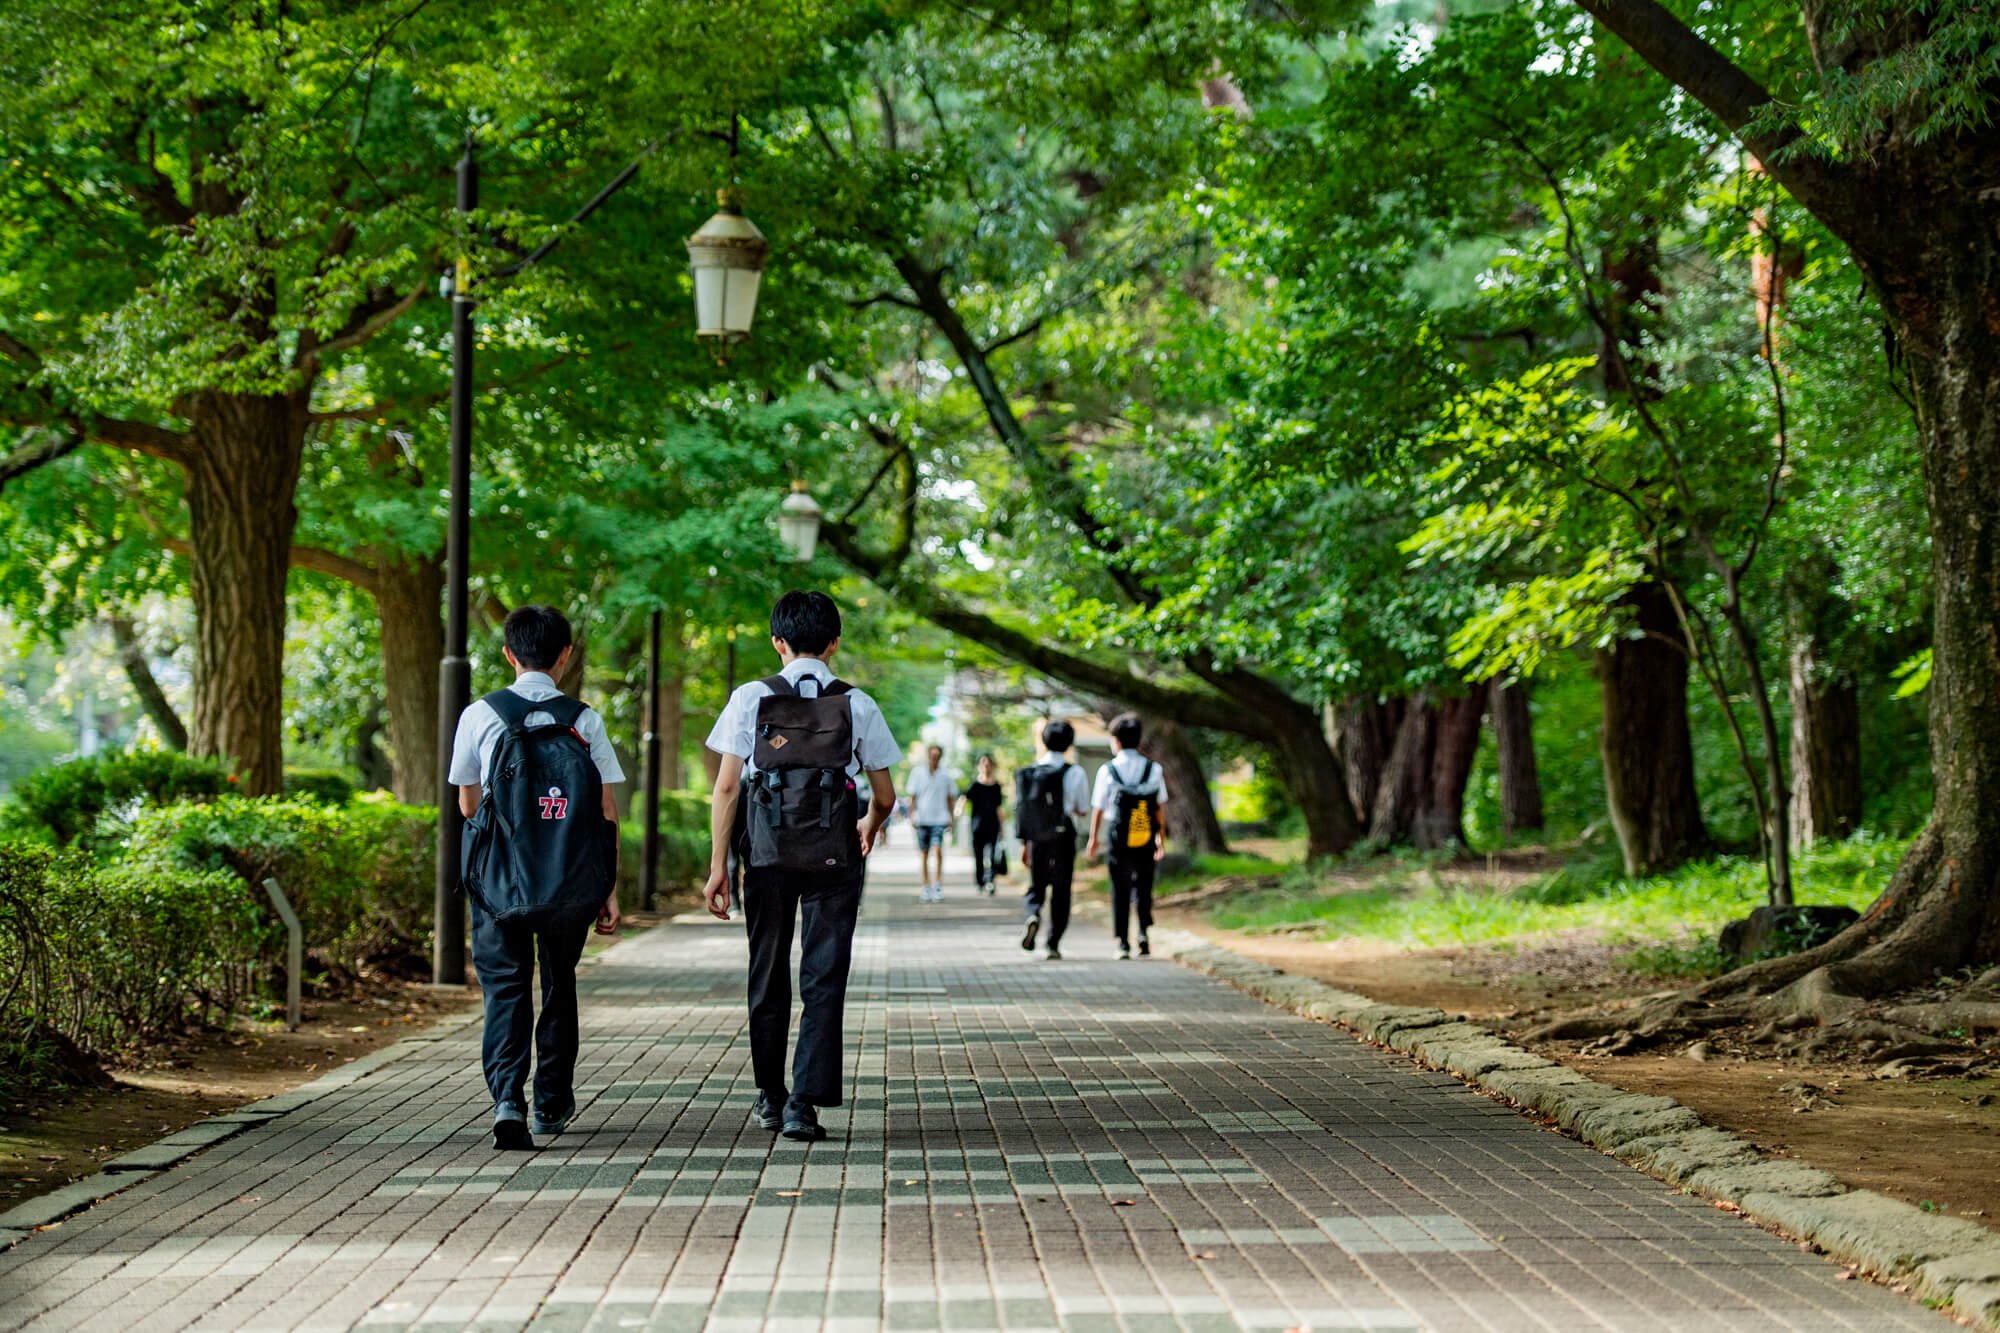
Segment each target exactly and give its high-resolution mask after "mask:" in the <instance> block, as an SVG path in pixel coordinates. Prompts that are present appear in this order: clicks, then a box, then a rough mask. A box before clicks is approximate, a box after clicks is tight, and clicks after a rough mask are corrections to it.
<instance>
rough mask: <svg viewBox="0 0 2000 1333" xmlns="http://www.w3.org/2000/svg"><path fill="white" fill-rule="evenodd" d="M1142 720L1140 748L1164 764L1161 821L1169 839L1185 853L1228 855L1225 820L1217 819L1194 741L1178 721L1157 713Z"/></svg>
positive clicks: (1206, 777)
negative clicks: (1165, 797) (1143, 739)
mask: <svg viewBox="0 0 2000 1333" xmlns="http://www.w3.org/2000/svg"><path fill="white" fill-rule="evenodd" d="M1142 720H1143V721H1144V723H1145V727H1146V742H1145V744H1144V745H1142V746H1140V747H1139V748H1140V749H1141V750H1142V751H1143V752H1144V753H1145V755H1146V757H1147V758H1149V759H1152V760H1154V761H1156V762H1157V763H1158V764H1159V765H1160V768H1161V769H1162V770H1163V772H1164V775H1165V777H1166V781H1167V795H1168V800H1167V803H1166V805H1164V806H1163V807H1161V818H1163V819H1164V820H1165V821H1166V825H1167V834H1168V836H1169V837H1171V838H1173V840H1174V841H1175V842H1177V843H1178V844H1179V845H1180V847H1181V849H1182V850H1183V851H1188V852H1193V853H1194V854H1196V855H1198V856H1223V855H1227V854H1228V852H1229V841H1228V839H1226V838H1224V837H1223V835H1222V821H1221V820H1220V819H1218V818H1217V817H1216V814H1215V802H1214V801H1213V800H1212V799H1211V798H1210V797H1209V792H1208V774H1207V773H1205V772H1203V771H1202V766H1201V755H1200V754H1198V753H1197V752H1196V751H1195V748H1194V741H1193V740H1192V739H1190V738H1189V736H1188V734H1187V730H1186V729H1185V728H1183V727H1182V726H1181V725H1180V723H1178V722H1174V721H1172V720H1170V719H1168V718H1164V717H1160V716H1158V715H1157V714H1146V715H1143V718H1142Z"/></svg>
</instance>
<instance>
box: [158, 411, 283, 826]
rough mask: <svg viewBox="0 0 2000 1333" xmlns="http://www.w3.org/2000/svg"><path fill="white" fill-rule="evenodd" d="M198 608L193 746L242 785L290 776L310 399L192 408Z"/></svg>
mask: <svg viewBox="0 0 2000 1333" xmlns="http://www.w3.org/2000/svg"><path fill="white" fill-rule="evenodd" d="M181 411H182V413H183V415H185V416H186V417H187V419H188V422H189V435H190V436H191V439H192V444H193V447H192V448H190V449H189V450H188V451H187V454H186V456H185V458H184V459H183V460H182V462H183V467H184V469H185V471H186V474H187V506H188V534H189V547H190V550H189V554H188V583H189V588H190V591H191V592H192V594H193V600H194V613H195V656H194V709H193V713H194V725H193V727H192V729H191V732H190V735H189V737H188V749H189V751H190V752H191V753H193V754H196V755H222V756H226V757H228V758H229V759H231V760H234V761H235V764H236V767H237V774H238V777H239V778H240V779H241V780H242V784H243V790H244V791H245V792H246V793H247V794H250V795H256V796H268V795H273V794H275V793H276V792H277V791H278V790H279V788H280V787H281V786H282V785H283V782H284V767H285V758H284V665H285V575H286V571H287V570H288V569H289V568H290V564H291V548H292V529H293V528H294V526H295V525H296V524H297V521H298V511H297V509H296V508H295V507H294V505H293V493H294V491H295V490H296V489H297V486H298V480H299V461H300V458H301V456H302V454H303V451H304V448H305V428H306V422H307V418H306V414H305V412H304V410H303V403H302V402H299V401H297V400H296V399H295V398H294V397H291V396H284V395H251V394H228V393H219V392H214V391H204V392H201V393H198V394H194V395H190V397H189V398H188V399H187V400H186V401H184V402H183V403H182V404H181Z"/></svg>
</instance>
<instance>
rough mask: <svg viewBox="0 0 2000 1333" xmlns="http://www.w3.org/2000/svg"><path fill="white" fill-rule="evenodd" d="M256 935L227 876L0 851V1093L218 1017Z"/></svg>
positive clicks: (2, 847)
mask: <svg viewBox="0 0 2000 1333" xmlns="http://www.w3.org/2000/svg"><path fill="white" fill-rule="evenodd" d="M263 934H264V931H263V929H262V925H261V922H260V920H259V916H258V913H257V911H256V909H255V907H254V906H253V905H252V904H251V902H250V900H249V899H248V898H247V896H246V895H245V894H244V893H243V892H242V886H241V885H240V884H239V883H238V882H237V881H236V880H235V878H234V877H233V876H230V875H226V874H220V873H217V872H213V871H204V870H199V869H194V868H190V867H185V866H176V867H159V866H141V865H136V864H110V865H106V864H102V863H100V862H97V861H95V860H93V859H91V858H90V857H88V856H86V855H85V854H83V853H81V852H78V851H74V850H64V851H56V850H52V849H50V848H46V847H35V846H24V845H21V844H17V843H4V842H0V978H5V979H6V980H5V982H4V984H0V1089H4V1090H12V1088H11V1087H10V1085H15V1086H19V1085H20V1080H23V1079H27V1080H32V1079H34V1078H35V1077H37V1075H38V1074H39V1075H44V1076H47V1075H56V1076H61V1075H63V1074H64V1073H65V1072H68V1073H69V1074H70V1075H71V1076H73V1075H74V1074H75V1073H76V1072H78V1071H75V1070H74V1069H73V1067H71V1066H70V1065H69V1064H68V1063H67V1062H66V1061H65V1060H64V1059H63V1058H62V1055H61V1053H62V1052H63V1051H66V1050H71V1049H74V1050H80V1051H82V1052H84V1053H87V1054H91V1055H112V1054H117V1053H119V1052H122V1051H124V1050H126V1049H128V1048H129V1047H131V1046H132V1045H133V1044H134V1043H136V1042H140V1041H143V1040H147V1039H149V1038H153V1037H158V1036H161V1035H163V1034H165V1033H168V1032H171V1031H174V1030H175V1029H177V1028H179V1027H181V1026H183V1025H185V1024H187V1023H198V1022H201V1021H204V1020H206V1019H208V1018H211V1017H214V1016H216V1015H219V1014H222V1013H225V1012H227V1011H228V1010H229V1009H230V1008H231V1007H232V1006H233V1005H234V1004H236V1003H237V1002H238V1001H239V1000H240V999H241V998H242V997H243V995H244V994H245V992H246V990H247V988H248V987H249V986H250V984H251V983H252V981H253V979H254V976H255V970H256V969H255V967H254V964H255V962H256V960H257V959H258V957H259V946H260V943H261V941H262V936H263Z"/></svg>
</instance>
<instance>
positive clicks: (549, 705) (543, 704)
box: [533, 694, 586, 731]
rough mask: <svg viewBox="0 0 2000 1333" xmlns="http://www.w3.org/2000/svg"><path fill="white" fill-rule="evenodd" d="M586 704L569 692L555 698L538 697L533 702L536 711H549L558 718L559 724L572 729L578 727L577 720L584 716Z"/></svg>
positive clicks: (548, 712) (557, 723)
mask: <svg viewBox="0 0 2000 1333" xmlns="http://www.w3.org/2000/svg"><path fill="white" fill-rule="evenodd" d="M585 706H586V705H585V704H584V702H583V700H581V699H572V698H570V697H569V696H568V695H567V694H558V695H557V696H556V697H555V698H553V699H536V700H534V702H533V709H534V710H535V711H539V712H543V713H547V714H548V715H549V716H550V717H553V718H554V719H555V720H556V725H557V726H559V727H568V728H570V729H571V730H572V731H574V730H575V729H576V720H577V719H578V718H580V717H582V716H583V710H584V708H585Z"/></svg>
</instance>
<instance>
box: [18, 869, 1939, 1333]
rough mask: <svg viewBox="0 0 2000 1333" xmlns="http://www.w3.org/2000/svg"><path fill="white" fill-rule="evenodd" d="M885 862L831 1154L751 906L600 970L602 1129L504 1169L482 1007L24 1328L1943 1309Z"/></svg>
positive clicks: (44, 1259) (1079, 937)
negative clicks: (763, 1000)
mask: <svg viewBox="0 0 2000 1333" xmlns="http://www.w3.org/2000/svg"><path fill="white" fill-rule="evenodd" d="M915 898H916V890H915V886H914V880H913V879H905V878H903V877H899V876H887V877H884V876H878V880H877V882H876V883H875V884H874V885H873V886H872V887H871V889H870V894H869V899H868V902H867V904H866V907H865V909H864V914H863V920H862V925H861V931H860V935H859V938H858V940H857V945H856V950H855V966H854V981H853V989H852V995H851V1003H850V1008H849V1011H848V1034H849V1039H850V1047H849V1060H850V1068H851V1070H852V1076H853V1087H854V1088H855V1090H856V1096H855V1098H854V1100H853V1102H852V1103H851V1105H850V1106H849V1107H848V1108H844V1109H842V1110H839V1111H833V1112H829V1113H828V1114H827V1117H826V1119H827V1123H828V1125H829V1127H830V1128H831V1129H832V1130H833V1132H834V1137H833V1138H832V1139H831V1140H829V1141H827V1142H825V1143H820V1144H814V1145H811V1146H807V1145H802V1144H793V1143H787V1142H785V1141H783V1140H779V1139H775V1138H774V1137H773V1136H772V1135H770V1134H768V1133H766V1132H764V1131H761V1130H758V1129H757V1128H755V1127H754V1126H753V1125H751V1124H750V1123H749V1117H748V1111H749V1107H750V1103H751V1100H752V1098H753V1095H754V1093H753V1089H752V1086H751V1084H750V1082H749V1053H748V1050H747V1048H746V1046H745V1044H744V1038H743V1030H744V1013H743V979H742V967H743V958H744V952H745V950H744V944H743V940H742V937H741V934H740V927H731V926H722V925H700V924H692V923H688V924H675V925H671V926H667V927H663V928H661V929H659V930H655V931H652V932H650V933H648V934H646V935H643V936H641V937H639V938H636V939H634V940H631V941H629V942H627V943H625V944H623V945H620V946H619V947H618V948H616V949H614V950H612V951H610V952H608V953H607V954H606V955H604V956H603V957H601V958H600V959H599V960H597V961H596V962H595V963H593V964H591V965H589V966H588V967H587V968H586V973H585V977H586V979H585V988H586V998H585V1009H584V1023H585V1044H584V1052H583V1056H582V1060H581V1062H580V1065H579V1080H580V1085H581V1086H580V1092H581V1096H582V1100H583V1108H582V1112H581V1114H580V1115H579V1117H578V1119H577V1122H576V1126H575V1128H574V1129H573V1130H572V1131H571V1132H570V1133H567V1134H564V1135H563V1136H562V1137H561V1138H560V1139H558V1140H556V1141H555V1145H556V1146H554V1147H552V1148H550V1149H549V1150H546V1151H544V1152H541V1153H539V1154H537V1155H534V1156H527V1155H500V1154H495V1153H494V1152H492V1151H491V1150H490V1148H489V1147H488V1146H487V1145H488V1140H487V1130H486V1120H487V1115H488V1108H487V1106H486V1104H485V1099H484V1094H483V1089H482V1086H481V1083H480V1079H479V1074H478V1068H477V1065H478V1050H477V1038H478V1029H477V1027H476V1026H474V1027H470V1028H467V1029H464V1030H462V1031H461V1032H459V1033H458V1034H456V1035H451V1036H448V1037H446V1038H445V1039H442V1040H438V1041H435V1042H429V1043H423V1044H417V1045H413V1046H411V1047H410V1049H409V1052H408V1054H406V1055H404V1056H402V1057H401V1058H399V1059H395V1060H392V1061H390V1062H388V1063H386V1064H385V1065H383V1066H382V1067H381V1068H379V1069H377V1070H375V1071H374V1072H372V1073H369V1074H368V1075H367V1076H366V1077H363V1078H360V1079H358V1080H356V1081H354V1082H353V1083H351V1084H349V1085H347V1086H345V1087H341V1088H337V1089H335V1090H333V1091H332V1092H330V1093H328V1094H327V1095H325V1096H323V1097H320V1098H318V1099H317V1100H314V1101H311V1102H309V1103H308V1104H306V1105H304V1106H302V1107H301V1108H299V1109H297V1110H293V1111H291V1112H290V1113H289V1114H286V1115H283V1116H280V1117H273V1118H271V1119H270V1120H269V1121H268V1122H266V1123H259V1124H256V1125H254V1126H253V1127H251V1128H250V1129H249V1130H247V1131H245V1132H243V1133H241V1134H240V1135H238V1136H236V1137H234V1138H231V1139H229V1140H227V1141H226V1142H223V1143H221V1144H219V1145H217V1146H215V1147H213V1148H210V1149H209V1150H207V1151H206V1152H204V1153H202V1154H201V1155H199V1156H196V1157H194V1158H191V1159H189V1160H188V1161H186V1162H184V1163H182V1164H181V1165H179V1166H177V1167H175V1168H173V1169H172V1170H170V1171H167V1172H165V1173H163V1174H161V1175H158V1176H155V1177H152V1178H150V1179H147V1180H145V1181H144V1182H143V1183H141V1184H138V1185H135V1186H134V1187H132V1188H131V1189H128V1190H126V1191H125V1192H123V1193H121V1194H118V1195H117V1196H115V1197H113V1198H111V1199H109V1200H107V1201H105V1202H103V1203H101V1204H99V1205H98V1206H97V1207H95V1208H93V1209H91V1210H90V1211H88V1212H85V1213H82V1214H79V1215H77V1216H74V1217H72V1218H70V1219H69V1220H68V1221H66V1222H64V1223H63V1224H62V1225H61V1226H59V1227H57V1228H54V1229H51V1230H47V1231H41V1232H37V1233H34V1234H32V1235H30V1236H29V1237H28V1238H26V1239H25V1240H23V1241H22V1242H21V1243H20V1244H18V1245H16V1246H14V1247H13V1249H11V1250H9V1251H7V1252H6V1253H4V1254H0V1327H4V1328H7V1329H14V1328H28V1329H56V1328H98V1329H116V1330H121V1333H124V1331H135V1330H150V1329H156V1328H158V1329H166V1328H200V1329H279V1328H285V1329H293V1328H298V1329H338V1328H349V1327H356V1326H359V1327H363V1328H371V1329H390V1328H412V1327H418V1326H422V1327H427V1328H440V1329H444V1328H469V1329H488V1328H491V1329H519V1328H529V1329H535V1330H557V1329H579V1330H582V1329H588V1330H600V1329H604V1330H610V1329H645V1328H651V1329H664V1330H690V1331H692V1330H697V1329H706V1330H713V1331H714V1333H733V1331H734V1330H752V1329H775V1330H790V1329H811V1328H827V1329H834V1330H849V1329H852V1330H862V1329H876V1328H890V1329H913V1330H914V1329H949V1330H958V1329H967V1330H970V1329H1005V1330H1010V1331H1011V1330H1034V1329H1056V1328H1061V1329H1073V1330H1079V1331H1080V1333H1097V1331H1098V1330H1104V1331H1106V1333H1109V1331H1110V1330H1121V1329H1122V1330H1131V1331H1132V1333H1151V1331H1152V1330H1163V1331H1164V1330H1173V1329H1185V1330H1195V1331H1206V1330H1217V1331H1218V1333H1219V1331H1220V1330H1236V1329H1270V1330H1283V1329H1300V1328H1310V1329H1320V1330H1331V1329H1365V1330H1376V1331H1377V1333H1416V1331H1417V1330H1424V1331H1426V1333H1445V1331H1446V1330H1459V1329H1466V1330H1475V1329H1476V1330H1496V1331H1497V1330H1541V1331H1544V1333H1569V1331H1570V1330H1580V1329H1617V1330H1630V1331H1633V1333H1638V1331H1639V1330H1700V1333H1712V1331H1713V1330H1721V1329H1727V1330H1738V1329H1797V1330H1812V1331H1813V1333H1819V1331H1821V1330H1831V1329H1851V1330H1887V1329H1904V1328H1909V1329H1942V1328H1945V1327H1948V1326H1949V1325H1948V1321H1946V1320H1944V1319H1943V1318H1942V1317H1940V1316H1938V1315H1936V1314H1934V1313H1932V1312H1930V1311H1928V1310H1926V1309H1924V1308H1923V1307H1922V1306H1920V1305H1917V1304H1916V1303H1914V1302H1912V1301H1910V1300H1908V1299H1906V1298H1904V1297H1901V1296H1898V1295H1896V1294H1894V1293H1892V1292H1890V1291H1888V1290H1886V1289H1883V1288H1881V1287H1878V1286H1874V1285H1872V1284H1869V1283H1866V1282H1856V1281H1841V1280H1839V1272H1840V1270H1839V1269H1837V1268H1836V1267H1835V1266H1833V1265H1832V1264H1830V1263H1828V1262H1827V1261H1826V1260H1824V1259H1821V1258H1817V1257H1815V1256H1813V1255H1810V1254H1807V1253H1804V1252H1803V1251H1801V1250H1800V1249H1799V1248H1798V1247H1797V1246H1796V1245H1793V1244H1790V1243H1788V1242H1786V1241H1784V1240H1781V1239H1779V1238H1777V1237H1774V1236H1772V1235H1769V1234H1767V1233H1765V1232H1763V1231H1760V1230H1758V1229H1756V1228H1754V1227H1752V1226H1750V1225H1748V1224H1747V1223H1745V1222H1743V1221H1741V1220H1740V1219H1737V1218H1733V1217H1730V1216H1728V1215H1726V1214H1723V1213H1721V1212H1718V1211H1717V1210H1715V1209H1714V1208H1712V1207H1710V1206H1708V1205H1707V1204H1704V1203H1702V1202H1700V1201H1698V1200H1696V1199H1692V1198H1689V1197H1687V1196H1683V1195H1678V1194H1675V1193H1673V1192H1672V1191H1671V1190H1669V1189H1668V1188H1666V1187H1665V1186H1663V1185H1661V1184H1659V1183H1658V1182H1656V1181H1654V1180H1651V1179H1649V1178H1647V1177H1645V1176H1642V1175H1640V1174H1639V1173H1637V1172H1635V1171H1633V1170H1632V1169H1631V1168H1630V1167H1627V1166H1625V1165H1623V1164H1621V1163H1619V1162H1617V1161H1615V1160H1613V1159H1612V1158H1609V1157H1606V1156H1604V1155H1602V1154H1600V1153H1598V1152H1596V1151H1594V1150H1592V1149H1590V1148H1587V1147H1584V1146H1583V1145H1581V1144H1578V1143H1576V1142H1573V1141H1571V1140H1569V1139H1566V1138H1564V1137H1561V1136H1559V1135H1557V1134H1554V1133H1551V1132H1549V1131H1547V1130H1545V1129H1542V1128H1540V1127H1539V1126H1537V1125H1536V1124H1535V1123H1533V1122H1532V1121H1531V1120H1529V1119H1527V1118H1525V1117H1523V1116H1520V1115H1518V1114H1516V1113H1515V1112H1513V1111H1510V1110H1508V1109H1507V1108H1506V1107H1503V1106H1501V1105H1499V1104H1497V1103H1495V1102H1493V1101H1491V1100H1489V1099H1488V1098H1486V1097H1483V1096H1481V1095H1479V1094H1477V1093H1475V1092H1472V1091H1470V1090H1468V1089H1466V1088H1465V1087H1464V1086H1462V1085H1461V1084H1460V1083H1459V1082H1458V1081H1457V1080H1456V1079H1453V1078H1451V1077H1449V1076H1447V1075H1443V1074H1437V1073H1432V1072H1427V1071H1425V1070H1422V1069H1419V1068H1417V1067H1416V1066H1414V1065H1412V1064H1411V1063H1410V1062H1409V1061H1407V1060H1406V1059H1404V1058H1403V1057H1400V1056H1396V1055H1393V1054H1390V1053H1387V1052H1383V1051H1380V1050H1376V1049H1373V1048H1371V1047H1369V1046H1366V1045H1364V1044H1362V1043H1360V1042H1357V1041H1355V1040H1354V1039H1352V1038H1351V1037H1349V1036H1347V1035H1345V1034H1343V1033H1341V1032H1339V1031H1336V1030H1333V1029H1330V1028H1327V1027H1324V1026H1321V1025H1319V1024H1315V1023H1312V1022H1309V1021H1306V1020H1304V1019H1300V1018H1295V1017H1292V1016H1290V1015H1287V1014H1285V1013H1282V1012H1280V1011H1278V1010H1275V1009H1273V1008H1271V1007H1268V1006H1266V1005H1263V1004H1261V1003H1259V1002H1258V1001H1256V1000H1254V999H1251V998H1250V997H1248V996H1246V995H1243V994H1242V993H1240V992H1238V991H1236V990H1234V989H1232V988H1230V987H1227V986H1225V985H1222V984H1221V983H1219V982H1216V981H1214V980H1212V979H1209V978H1206V977H1202V976H1199V975H1197V974H1195V973H1193V972H1190V971H1188V970H1186V969H1184V968H1181V967H1178V966H1176V965H1174V964H1173V963H1170V962H1167V961H1164V960H1160V959H1152V960H1135V961H1132V962H1117V961H1114V960H1113V959H1112V958H1111V941H1110V939H1109V936H1108V935H1107V934H1106V933H1105V932H1104V931H1103V930H1102V929H1101V928H1099V927H1097V926H1095V925H1093V924H1091V923H1089V922H1080V923H1079V924H1078V925H1077V926H1076V927H1075V928H1074V929H1073V931H1072V933H1071V936H1070V938H1069V939H1068V940H1066V941H1065V945H1066V946H1067V949H1068V952H1069V954H1070V957H1069V958H1068V959H1067V960H1065V961H1063V962H1059V963H1047V962H1043V961H1042V960H1041V958H1040V957H1039V955H1034V956H1031V955H1028V954H1025V953H1023V952H1022V951H1021V949H1020V948H1019V946H1018V942H1017V941H1018V936H1017V933H1016V930H1015V928H1014V922H1015V916H1014V909H1013V907H1012V903H1011V901H1010V900H1008V899H1006V898H1004V897H1003V898H1001V899H998V900H986V899H974V898H972V897H971V896H970V895H969V894H968V893H966V892H965V891H963V890H954V891H953V895H952V897H951V898H949V899H948V900H947V901H946V902H945V903H944V904H943V905H941V906H931V905H925V904H920V903H918V902H917V901H915Z"/></svg>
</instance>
